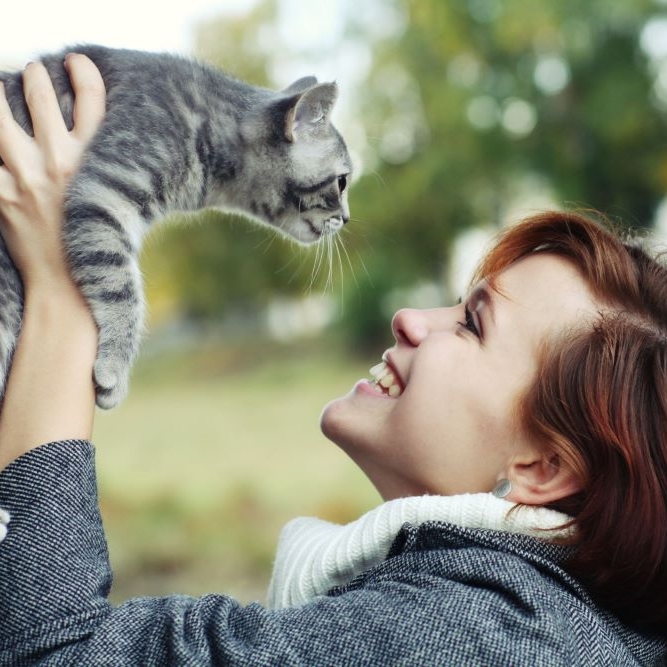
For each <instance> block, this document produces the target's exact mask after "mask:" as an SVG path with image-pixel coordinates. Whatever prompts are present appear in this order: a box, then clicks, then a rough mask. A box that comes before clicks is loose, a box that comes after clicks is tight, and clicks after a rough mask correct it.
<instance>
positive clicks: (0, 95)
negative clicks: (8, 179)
mask: <svg viewBox="0 0 667 667" xmlns="http://www.w3.org/2000/svg"><path fill="white" fill-rule="evenodd" d="M26 139H27V137H26V135H25V133H24V132H23V130H22V129H21V128H20V127H19V125H18V123H17V122H16V121H15V120H14V116H13V115H12V111H11V109H10V108H9V103H8V102H7V97H6V96H5V86H4V84H3V83H2V82H1V81H0V158H2V161H3V162H4V163H5V164H6V165H7V168H8V169H9V171H15V170H16V159H17V157H18V155H19V154H20V150H21V148H22V146H23V145H24V144H23V142H24V141H25V140H26ZM2 169H3V170H4V171H6V169H5V168H4V167H3V168H2Z"/></svg>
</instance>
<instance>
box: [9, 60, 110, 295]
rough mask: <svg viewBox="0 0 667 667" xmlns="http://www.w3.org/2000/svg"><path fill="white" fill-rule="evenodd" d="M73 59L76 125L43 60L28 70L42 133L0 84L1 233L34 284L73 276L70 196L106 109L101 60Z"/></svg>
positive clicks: (28, 94)
mask: <svg viewBox="0 0 667 667" xmlns="http://www.w3.org/2000/svg"><path fill="white" fill-rule="evenodd" d="M65 66H66V67H67V69H68V72H69V74H70V77H71V81H72V86H73V88H74V91H75V94H76V102H75V108H74V128H73V129H72V131H71V132H68V130H67V128H66V126H65V122H64V120H63V117H62V115H61V113H60V108H59V107H58V101H57V99H56V94H55V91H54V90H53V86H52V85H51V80H50V78H49V75H48V73H47V71H46V68H45V67H44V66H43V65H42V64H41V63H31V64H29V65H28V66H27V67H26V69H25V71H24V74H23V91H24V95H25V98H26V101H27V103H28V108H29V109H30V116H31V118H32V122H33V127H34V134H35V136H34V138H33V137H30V136H29V135H28V134H26V133H25V132H24V131H23V130H22V129H21V128H20V127H19V125H18V124H17V123H16V122H15V121H14V119H13V117H12V113H11V111H10V108H9V105H8V104H7V100H6V98H5V95H4V90H3V89H2V87H1V85H0V156H1V157H2V160H3V162H4V163H5V165H4V166H3V167H0V220H1V222H2V224H1V226H0V233H2V236H3V238H4V240H5V243H6V245H7V248H8V250H9V253H10V255H11V257H12V260H13V261H14V264H15V265H16V267H17V269H18V270H19V271H20V273H21V277H22V278H23V282H24V285H25V286H26V289H29V288H31V287H32V285H33V284H34V283H36V282H39V281H43V280H46V282H49V283H50V282H51V281H52V279H53V278H57V279H62V278H68V276H69V272H68V269H67V265H66V263H65V259H64V254H63V249H62V244H61V222H62V210H63V199H64V195H65V190H66V188H67V184H68V182H69V179H70V178H71V176H72V175H73V174H74V173H75V172H76V170H77V167H78V165H79V161H80V159H81V156H82V154H83V151H84V148H85V146H86V144H87V143H88V141H90V139H91V138H92V136H93V134H94V133H95V131H96V130H97V127H98V125H99V124H100V122H101V120H102V117H103V116H104V83H103V82H102V78H101V77H100V74H99V72H98V70H97V68H96V67H95V65H94V64H93V63H92V62H91V61H90V60H89V59H88V58H86V57H85V56H81V55H69V56H68V57H67V59H66V61H65Z"/></svg>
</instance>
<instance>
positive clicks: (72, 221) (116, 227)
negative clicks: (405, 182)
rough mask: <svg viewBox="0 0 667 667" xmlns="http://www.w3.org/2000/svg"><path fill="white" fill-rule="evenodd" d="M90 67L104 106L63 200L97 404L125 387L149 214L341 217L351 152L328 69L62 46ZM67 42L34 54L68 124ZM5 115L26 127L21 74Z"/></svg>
mask: <svg viewBox="0 0 667 667" xmlns="http://www.w3.org/2000/svg"><path fill="white" fill-rule="evenodd" d="M72 50H73V51H76V52H78V53H85V54H86V55H88V56H89V57H90V58H91V59H92V60H93V61H94V62H95V64H96V65H97V67H98V68H99V70H100V72H101V74H102V77H103V79H104V82H105V85H106V91H107V113H106V117H105V119H104V121H103V124H102V126H101V127H100V129H99V130H98V132H97V134H96V136H95V137H94V139H93V141H92V142H91V144H90V146H89V147H88V149H87V150H86V153H85V155H84V158H83V161H82V164H81V167H80V170H79V172H78V174H77V175H76V176H75V177H74V178H73V180H72V183H71V186H70V188H69V191H68V196H67V200H66V206H65V216H66V220H65V227H64V235H65V239H64V241H65V247H66V249H67V253H68V259H69V263H70V267H71V271H72V275H73V277H74V279H75V281H76V282H77V284H78V285H79V287H80V288H81V290H82V292H83V294H84V296H85V297H86V298H87V300H88V303H89V305H90V308H91V310H92V312H93V316H94V318H95V320H96V322H97V325H98V328H99V348H98V356H97V360H96V363H95V369H94V379H95V384H96V394H97V404H98V405H99V406H100V407H103V408H111V407H113V406H115V405H116V404H117V403H118V402H119V401H120V400H121V399H122V398H123V397H124V396H125V394H126V392H127V384H128V376H129V371H130V366H131V363H132V361H133V360H134V358H135V356H136V354H137V350H138V345H139V339H140V334H141V330H142V326H143V311H144V305H143V304H144V300H143V290H142V286H141V276H140V271H139V266H138V261H137V259H138V254H139V250H140V247H141V242H142V239H143V237H144V235H145V233H146V232H147V231H148V229H149V228H150V226H151V223H152V222H153V221H155V220H157V219H160V218H163V217H164V216H165V215H167V214H168V213H170V212H173V211H193V210H197V209H201V208H204V207H216V208H221V209H224V210H226V211H236V212H240V213H243V214H245V215H246V216H248V217H249V218H250V219H252V220H255V221H257V222H260V223H264V224H267V225H271V226H272V227H275V228H276V229H278V230H279V231H280V232H282V233H283V234H284V235H287V236H289V237H291V238H294V239H296V240H297V241H298V242H300V243H304V244H307V243H312V242H315V241H317V240H318V239H320V238H322V237H323V236H326V235H328V234H334V233H336V232H337V231H338V230H340V229H341V227H342V226H343V225H344V224H345V223H346V222H347V221H348V220H349V209H348V204H347V185H348V181H349V176H350V172H351V169H352V168H351V162H350V157H349V155H348V152H347V149H346V147H345V143H344V141H343V139H342V137H341V136H340V134H339V133H338V132H337V131H336V129H335V128H334V127H333V125H332V124H331V123H330V120H329V117H330V113H331V109H332V107H333V105H334V102H335V100H336V96H337V88H336V84H334V83H317V81H316V79H314V78H313V77H307V78H304V79H299V80H298V81H296V82H295V83H293V84H292V85H291V86H289V88H286V89H285V90H283V91H281V92H274V91H271V90H267V89H264V88H257V87H254V86H251V85H248V84H246V83H243V82H241V81H238V80H235V79H233V78H231V77H229V76H227V75H225V74H223V73H221V72H219V71H216V70H213V69H211V68H210V67H207V66H204V65H201V64H197V63H195V62H192V61H190V60H186V59H184V58H180V57H177V56H171V55H162V54H149V53H143V52H140V51H128V50H116V49H108V48H103V47H97V46H86V47H76V48H75V49H72ZM65 53H66V52H63V53H60V54H56V55H52V56H47V57H45V58H43V59H42V62H43V63H44V64H45V65H46V67H47V69H48V70H49V73H50V75H51V78H52V80H53V83H54V86H55V88H56V91H57V93H58V97H59V102H60V106H61V109H62V112H63V116H64V117H65V119H66V122H67V123H68V124H69V126H70V127H71V123H72V107H73V95H72V89H71V87H70V83H69V79H68V77H67V74H66V72H65V70H64V67H63V60H64V55H65ZM0 80H2V81H4V82H5V89H6V94H7V98H8V100H9V103H10V106H11V108H12V111H13V113H14V116H15V118H16V120H17V121H18V122H19V123H20V124H21V125H22V126H23V127H24V128H25V129H28V130H29V131H31V124H30V116H29V113H28V110H27V107H26V104H25V100H24V98H23V92H22V84H21V74H20V73H0ZM0 285H1V287H2V290H1V293H0V383H2V384H0V393H1V390H2V389H3V388H4V378H5V376H6V373H7V370H8V365H9V363H10V361H11V355H12V352H13V349H14V344H15V341H16V336H17V332H18V330H19V328H20V318H21V310H22V286H21V281H20V279H19V276H18V274H17V272H16V270H15V269H14V267H13V265H12V263H11V261H10V259H9V257H8V255H7V253H6V251H5V249H4V245H2V247H0Z"/></svg>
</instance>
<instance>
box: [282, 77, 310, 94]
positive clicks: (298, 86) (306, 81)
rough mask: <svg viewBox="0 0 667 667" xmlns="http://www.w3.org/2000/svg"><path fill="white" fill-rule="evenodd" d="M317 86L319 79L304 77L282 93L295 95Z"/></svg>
mask: <svg viewBox="0 0 667 667" xmlns="http://www.w3.org/2000/svg"><path fill="white" fill-rule="evenodd" d="M315 85H317V79H316V78H315V77H314V76H304V77H301V78H300V79H297V80H296V81H295V82H294V83H292V84H290V85H289V86H287V88H285V89H284V90H283V91H282V93H283V95H295V94H296V93H302V92H303V91H304V90H307V89H308V88H312V86H315Z"/></svg>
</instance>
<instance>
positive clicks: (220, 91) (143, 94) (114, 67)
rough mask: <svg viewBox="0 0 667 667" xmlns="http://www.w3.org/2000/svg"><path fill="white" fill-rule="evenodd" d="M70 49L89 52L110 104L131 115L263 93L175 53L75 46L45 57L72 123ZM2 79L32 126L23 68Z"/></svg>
mask: <svg viewBox="0 0 667 667" xmlns="http://www.w3.org/2000/svg"><path fill="white" fill-rule="evenodd" d="M67 53H82V54H84V55H86V56H88V57H89V58H90V59H91V60H92V61H93V62H94V63H95V65H96V66H97V68H98V69H99V71H100V74H101V75H102V79H103V80H104V85H105V88H106V96H107V108H113V107H116V108H118V107H119V106H125V107H127V109H126V110H127V112H128V114H129V113H134V112H136V111H140V112H141V111H143V112H144V113H150V110H151V108H161V109H168V108H170V107H174V106H180V104H181V103H183V104H185V105H186V106H187V107H188V108H189V109H191V110H196V109H197V108H201V109H202V111H204V110H205V109H206V108H207V107H208V106H215V102H216V100H220V99H224V100H226V101H227V103H231V104H232V105H235V106H245V105H246V104H247V103H248V101H249V100H250V99H251V98H253V97H255V96H256V95H258V94H260V92H259V91H260V89H258V88H255V87H253V86H250V85H248V84H246V83H244V82H242V81H239V80H236V79H234V78H233V77H230V76H229V75H227V74H225V73H224V72H221V71H219V70H216V69H213V68H211V67H209V66H208V65H205V64H202V63H199V62H197V61H195V60H193V59H191V58H185V57H182V56H179V55H175V54H170V53H152V52H148V51H137V50H132V49H113V48H109V47H105V46H98V45H76V46H72V47H69V48H67V49H63V50H62V51H59V52H57V53H53V54H47V55H45V56H42V57H41V58H40V60H41V62H43V63H44V65H45V66H46V68H47V70H48V72H49V75H50V76H51V80H52V82H53V86H54V88H55V90H56V94H57V95H58V101H59V103H60V107H61V110H62V112H63V116H64V117H65V120H66V122H67V124H68V126H69V127H71V124H72V110H73V101H74V98H73V92H72V87H71V85H70V81H69V77H68V75H67V72H66V70H65V67H64V60H65V56H66V55H67ZM0 80H1V81H3V82H4V84H5V91H6V95H7V99H8V101H9V104H10V107H11V109H12V113H13V114H14V117H15V119H16V120H17V122H18V123H19V124H20V125H21V126H22V127H24V129H27V130H31V129H32V128H31V123H30V116H29V113H28V109H27V105H26V103H25V99H24V97H23V86H22V75H21V72H0Z"/></svg>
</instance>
